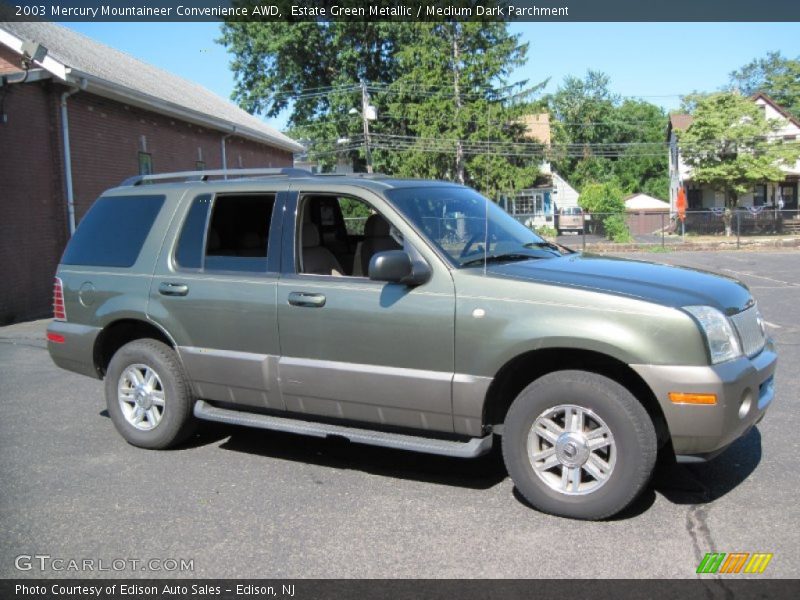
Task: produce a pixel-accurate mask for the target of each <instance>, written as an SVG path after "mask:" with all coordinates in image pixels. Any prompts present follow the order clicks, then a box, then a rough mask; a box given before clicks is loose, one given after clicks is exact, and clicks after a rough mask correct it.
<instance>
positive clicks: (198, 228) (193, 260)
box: [175, 195, 211, 269]
mask: <svg viewBox="0 0 800 600" xmlns="http://www.w3.org/2000/svg"><path fill="white" fill-rule="evenodd" d="M210 206H211V196H210V195H204V196H198V197H197V198H195V199H194V201H193V202H192V206H191V208H190V209H189V214H188V215H186V220H185V221H184V222H183V229H181V236H180V238H179V239H178V247H177V248H176V249H175V262H176V263H177V265H178V266H179V267H181V268H183V269H201V268H202V267H203V239H204V238H205V235H206V220H207V219H208V209H209V207H210Z"/></svg>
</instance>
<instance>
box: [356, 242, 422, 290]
mask: <svg viewBox="0 0 800 600" xmlns="http://www.w3.org/2000/svg"><path fill="white" fill-rule="evenodd" d="M368 272H369V278H370V279H372V280H373V281H388V282H389V283H402V284H404V285H408V286H417V285H422V284H423V283H426V282H427V281H428V280H429V279H430V278H431V269H430V267H429V266H428V265H427V264H426V263H424V262H422V261H412V260H411V257H410V256H409V255H408V253H407V252H405V251H404V250H387V251H386V252H378V253H377V254H376V255H375V256H373V257H372V259H371V260H370V261H369V269H368Z"/></svg>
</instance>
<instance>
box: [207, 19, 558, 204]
mask: <svg viewBox="0 0 800 600" xmlns="http://www.w3.org/2000/svg"><path fill="white" fill-rule="evenodd" d="M221 42H222V43H224V44H225V45H226V46H227V47H228V48H229V50H230V51H231V52H232V53H233V55H234V60H233V62H232V68H233V70H234V73H235V74H236V88H235V92H234V98H235V99H236V100H237V101H238V102H239V103H240V105H241V106H243V107H244V108H245V109H246V110H248V111H250V112H253V113H257V112H263V113H264V114H266V115H268V116H274V115H277V114H278V113H280V112H281V111H282V110H284V109H287V108H288V109H289V110H290V111H291V114H290V117H289V124H290V133H291V134H292V135H293V136H294V137H297V138H304V139H309V140H312V141H313V151H312V153H311V154H312V157H315V158H319V159H321V160H322V162H323V163H324V164H326V165H328V166H330V165H332V164H333V163H335V158H336V156H337V152H338V150H337V145H336V140H339V139H357V140H359V144H358V145H359V146H361V143H360V140H361V139H362V138H361V127H362V121H361V118H360V117H359V116H358V115H351V114H349V113H350V112H351V109H352V108H359V107H360V106H361V87H359V83H360V82H361V81H363V82H366V84H367V89H368V91H369V93H370V95H371V98H370V103H371V104H373V105H376V106H377V108H378V114H379V118H378V120H377V121H373V122H372V123H371V124H370V129H371V131H370V133H371V137H372V136H374V138H373V139H374V140H376V143H374V144H373V147H375V148H376V149H375V150H374V151H373V152H372V162H373V165H374V167H375V169H376V170H379V171H386V172H389V173H395V174H398V175H404V176H414V177H432V178H445V179H452V180H455V181H458V182H463V183H468V184H471V185H473V186H475V187H477V188H479V189H482V190H483V191H484V192H486V193H488V194H490V195H492V196H496V194H498V193H499V192H500V191H513V190H514V189H518V188H520V187H524V186H525V185H528V184H530V182H531V181H532V180H533V179H534V177H535V175H536V174H537V173H538V167H537V166H536V165H535V164H534V163H533V161H532V160H530V159H525V160H523V159H520V158H514V157H510V156H506V155H504V154H500V153H492V151H491V148H492V143H493V142H508V141H522V139H523V136H524V128H523V127H522V125H520V124H519V119H518V117H519V116H520V115H521V114H523V112H524V111H525V110H526V109H527V108H528V107H529V102H528V98H529V97H531V96H532V94H533V93H534V92H535V90H536V89H540V88H541V87H543V85H544V84H542V85H541V86H539V88H535V89H533V90H530V89H529V90H522V93H520V92H517V94H512V93H511V91H510V90H511V89H512V87H513V86H509V85H508V81H507V79H508V77H509V76H510V74H511V72H512V70H513V69H514V68H515V67H517V66H519V65H521V64H523V62H524V61H525V56H526V52H527V46H526V45H525V44H521V43H520V42H519V37H518V36H514V35H511V34H509V33H508V28H507V25H506V24H505V23H469V22H443V23H402V22H371V21H367V22H358V23H348V22H330V23H326V22H319V21H314V22H299V23H293V24H291V25H287V24H285V23H253V22H247V23H238V22H229V23H226V24H225V25H224V26H223V35H222V38H221ZM522 85H524V82H523V84H521V85H520V86H519V87H518V88H517V89H521V87H522ZM426 140H428V141H430V140H435V141H436V142H437V144H436V147H435V148H434V149H433V151H432V150H431V147H430V146H431V144H428V147H426ZM480 143H483V144H485V151H484V150H483V148H482V147H481V146H480ZM447 144H451V145H452V149H450V148H444V150H446V151H443V146H445V145H447ZM352 146H353V144H351V145H350V146H349V148H350V150H346V151H349V152H351V155H350V156H351V158H353V157H354V154H355V152H356V151H353V150H352ZM339 154H340V155H341V152H340V153H339Z"/></svg>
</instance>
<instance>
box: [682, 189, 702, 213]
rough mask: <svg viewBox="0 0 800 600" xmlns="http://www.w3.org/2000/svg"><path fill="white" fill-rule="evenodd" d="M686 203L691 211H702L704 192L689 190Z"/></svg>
mask: <svg viewBox="0 0 800 600" xmlns="http://www.w3.org/2000/svg"><path fill="white" fill-rule="evenodd" d="M686 203H687V207H686V208H688V209H689V210H702V208H703V190H689V192H688V194H687V195H686Z"/></svg>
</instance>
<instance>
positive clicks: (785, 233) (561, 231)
mask: <svg viewBox="0 0 800 600" xmlns="http://www.w3.org/2000/svg"><path fill="white" fill-rule="evenodd" d="M512 216H513V217H514V218H515V219H517V220H518V221H519V222H520V223H522V224H524V225H525V226H526V227H528V228H530V229H532V230H534V231H536V232H537V233H539V234H540V235H541V236H543V237H545V238H547V239H550V240H555V241H557V242H558V243H560V244H563V245H565V246H570V247H572V248H575V249H583V250H586V249H587V248H588V249H591V250H606V249H607V250H614V249H623V248H626V247H634V248H636V247H652V248H654V249H656V248H658V249H663V250H668V249H679V248H685V249H689V248H691V247H693V246H697V247H703V246H719V245H724V246H727V247H736V248H740V247H742V246H750V245H757V244H762V245H793V244H795V243H796V244H797V245H800V211H798V210H776V209H773V208H769V207H737V208H735V209H725V208H712V209H706V210H693V211H687V212H686V216H685V218H684V220H683V221H681V220H680V219H679V218H678V215H677V214H676V213H671V212H668V211H628V212H624V213H585V214H583V215H579V216H574V215H568V216H560V215H554V216H553V215H544V214H515V215H512Z"/></svg>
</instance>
